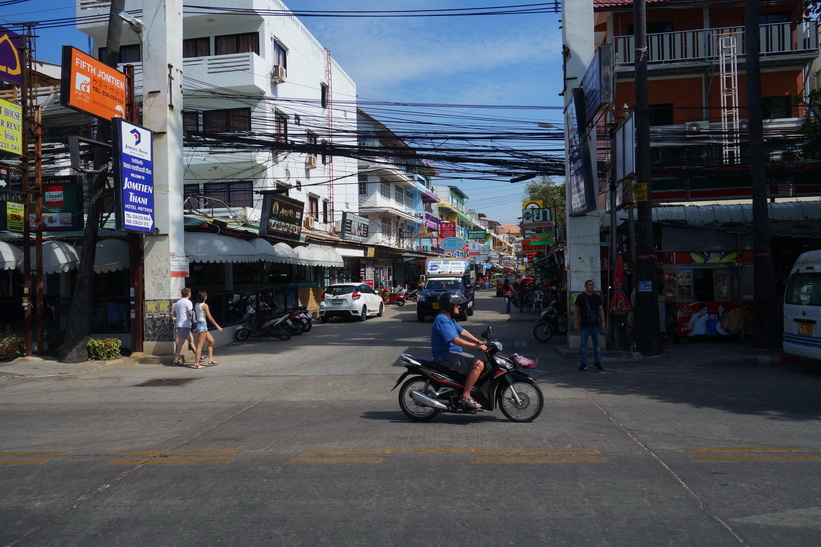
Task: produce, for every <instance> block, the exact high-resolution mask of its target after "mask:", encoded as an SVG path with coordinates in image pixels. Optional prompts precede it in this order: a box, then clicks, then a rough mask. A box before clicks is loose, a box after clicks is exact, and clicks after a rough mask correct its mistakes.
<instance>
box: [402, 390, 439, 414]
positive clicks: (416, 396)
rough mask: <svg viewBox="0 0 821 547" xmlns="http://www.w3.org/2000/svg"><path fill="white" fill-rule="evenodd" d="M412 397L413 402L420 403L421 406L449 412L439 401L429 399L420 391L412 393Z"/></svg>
mask: <svg viewBox="0 0 821 547" xmlns="http://www.w3.org/2000/svg"><path fill="white" fill-rule="evenodd" d="M411 397H413V400H414V401H416V402H417V403H419V404H420V405H424V406H429V407H433V408H438V409H439V410H447V409H448V407H447V406H446V405H445V404H444V403H442V402H441V401H439V400H437V399H433V398H432V397H428V396H427V395H424V394H422V393H419V392H418V391H411Z"/></svg>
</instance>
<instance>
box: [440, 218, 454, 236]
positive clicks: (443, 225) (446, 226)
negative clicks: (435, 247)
mask: <svg viewBox="0 0 821 547" xmlns="http://www.w3.org/2000/svg"><path fill="white" fill-rule="evenodd" d="M439 237H440V238H442V239H445V238H448V237H456V223H454V222H440V223H439Z"/></svg>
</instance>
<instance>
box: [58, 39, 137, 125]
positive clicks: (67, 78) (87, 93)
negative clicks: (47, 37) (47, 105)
mask: <svg viewBox="0 0 821 547" xmlns="http://www.w3.org/2000/svg"><path fill="white" fill-rule="evenodd" d="M62 68H63V80H62V83H61V85H60V104H62V105H63V106H68V107H71V108H74V109H77V110H82V111H83V112H88V113H89V114H92V115H94V116H99V117H100V118H103V119H106V120H110V119H111V118H120V117H123V116H125V74H123V73H122V72H120V71H119V70H117V69H114V68H111V67H110V66H108V65H106V64H105V63H103V62H102V61H98V60H97V59H95V58H94V57H91V56H89V55H86V54H85V53H83V52H82V51H79V50H77V49H74V48H73V47H71V46H63V67H62Z"/></svg>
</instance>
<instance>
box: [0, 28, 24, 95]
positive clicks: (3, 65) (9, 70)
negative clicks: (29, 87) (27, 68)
mask: <svg viewBox="0 0 821 547" xmlns="http://www.w3.org/2000/svg"><path fill="white" fill-rule="evenodd" d="M22 45H23V39H22V38H21V37H20V35H19V34H17V33H15V32H12V31H10V30H8V29H6V28H3V27H0V80H5V81H7V82H9V83H11V84H15V85H18V86H19V85H22V83H23V61H22V59H20V48H21V46H22Z"/></svg>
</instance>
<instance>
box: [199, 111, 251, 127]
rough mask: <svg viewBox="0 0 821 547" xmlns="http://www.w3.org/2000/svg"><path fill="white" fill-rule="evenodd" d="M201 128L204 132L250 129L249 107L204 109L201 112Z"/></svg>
mask: <svg viewBox="0 0 821 547" xmlns="http://www.w3.org/2000/svg"><path fill="white" fill-rule="evenodd" d="M202 130H203V131H205V132H206V133H233V132H237V131H250V130H251V109H250V108H233V109H230V110H206V111H205V112H203V113H202Z"/></svg>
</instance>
